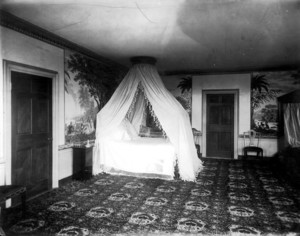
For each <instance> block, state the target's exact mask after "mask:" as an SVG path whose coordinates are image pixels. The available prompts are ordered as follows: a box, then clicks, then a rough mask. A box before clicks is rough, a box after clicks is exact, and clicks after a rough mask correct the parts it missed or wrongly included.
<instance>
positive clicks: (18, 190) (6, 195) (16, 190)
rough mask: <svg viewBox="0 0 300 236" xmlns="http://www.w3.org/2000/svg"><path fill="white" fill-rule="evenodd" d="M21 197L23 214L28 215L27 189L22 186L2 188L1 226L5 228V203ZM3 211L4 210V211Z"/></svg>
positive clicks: (0, 194) (0, 201) (0, 188)
mask: <svg viewBox="0 0 300 236" xmlns="http://www.w3.org/2000/svg"><path fill="white" fill-rule="evenodd" d="M18 195H20V196H21V200H22V214H23V217H24V216H25V214H26V187H25V186H21V185H5V186H0V208H1V209H0V226H3V224H4V219H5V217H4V216H5V215H4V213H5V211H4V209H5V201H6V200H8V199H11V198H14V197H16V196H18ZM2 209H3V210H2Z"/></svg>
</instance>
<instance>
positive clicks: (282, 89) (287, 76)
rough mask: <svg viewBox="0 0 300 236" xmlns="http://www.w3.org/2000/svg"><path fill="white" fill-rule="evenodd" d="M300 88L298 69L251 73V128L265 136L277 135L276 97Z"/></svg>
mask: <svg viewBox="0 0 300 236" xmlns="http://www.w3.org/2000/svg"><path fill="white" fill-rule="evenodd" d="M296 89H300V72H299V71H276V72H260V73H258V72H257V73H253V74H252V78H251V115H252V116H251V128H252V129H254V130H256V131H258V132H260V133H262V135H263V136H266V137H268V136H269V137H272V136H273V137H277V135H278V103H277V98H278V97H279V96H282V95H284V94H287V93H289V92H291V91H294V90H296Z"/></svg>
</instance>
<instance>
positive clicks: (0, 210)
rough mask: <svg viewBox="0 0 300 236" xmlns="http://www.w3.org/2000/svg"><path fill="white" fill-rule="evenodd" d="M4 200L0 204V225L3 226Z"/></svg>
mask: <svg viewBox="0 0 300 236" xmlns="http://www.w3.org/2000/svg"><path fill="white" fill-rule="evenodd" d="M4 219H5V201H4V202H3V203H1V205H0V227H3V226H4V224H5V222H4Z"/></svg>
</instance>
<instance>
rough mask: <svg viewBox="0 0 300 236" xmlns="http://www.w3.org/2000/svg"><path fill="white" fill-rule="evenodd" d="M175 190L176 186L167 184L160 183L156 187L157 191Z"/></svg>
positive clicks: (170, 191) (167, 191) (169, 191)
mask: <svg viewBox="0 0 300 236" xmlns="http://www.w3.org/2000/svg"><path fill="white" fill-rule="evenodd" d="M175 190H176V187H174V186H167V185H161V186H158V187H157V188H156V191H157V192H162V193H172V192H175Z"/></svg>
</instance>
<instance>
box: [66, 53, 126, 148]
mask: <svg viewBox="0 0 300 236" xmlns="http://www.w3.org/2000/svg"><path fill="white" fill-rule="evenodd" d="M65 68H66V70H65V92H66V93H67V94H69V95H71V96H72V98H73V101H74V102H75V104H78V105H79V106H80V108H81V111H79V110H77V111H76V112H75V113H77V114H76V115H73V116H72V117H71V118H70V117H69V120H68V123H67V124H66V132H65V133H66V136H65V140H66V142H67V143H68V142H70V143H74V142H82V141H86V140H91V139H94V138H95V126H96V115H97V113H98V112H99V111H100V110H101V109H102V107H103V106H104V105H105V104H106V102H107V101H108V100H109V99H110V97H111V95H112V94H113V92H114V91H115V89H116V87H117V86H118V84H119V82H120V81H121V79H122V77H123V75H121V73H120V72H119V70H118V69H116V68H111V67H109V66H107V65H104V64H102V63H100V62H98V61H95V60H92V59H90V58H88V57H86V56H83V55H81V54H78V53H73V54H70V55H69V56H68V57H67V58H66V65H65ZM74 82H76V83H74ZM69 114H70V113H69Z"/></svg>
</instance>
